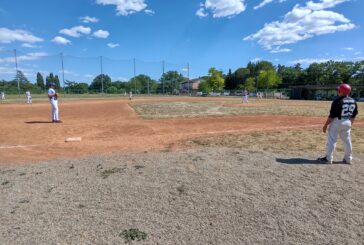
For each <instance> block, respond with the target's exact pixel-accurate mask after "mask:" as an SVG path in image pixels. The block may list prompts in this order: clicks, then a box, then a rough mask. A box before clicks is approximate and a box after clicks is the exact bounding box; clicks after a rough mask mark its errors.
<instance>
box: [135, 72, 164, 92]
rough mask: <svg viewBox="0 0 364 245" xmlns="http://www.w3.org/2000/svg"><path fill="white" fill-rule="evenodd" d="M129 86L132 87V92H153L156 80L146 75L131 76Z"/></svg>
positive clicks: (155, 87)
mask: <svg viewBox="0 0 364 245" xmlns="http://www.w3.org/2000/svg"><path fill="white" fill-rule="evenodd" d="M129 83H130V87H132V88H133V87H134V90H135V89H136V91H134V93H140V94H149V93H154V92H155V91H156V89H157V86H158V85H157V82H156V81H154V80H153V79H151V78H150V77H149V76H147V75H143V74H141V75H138V76H136V77H133V78H132V79H130V81H129Z"/></svg>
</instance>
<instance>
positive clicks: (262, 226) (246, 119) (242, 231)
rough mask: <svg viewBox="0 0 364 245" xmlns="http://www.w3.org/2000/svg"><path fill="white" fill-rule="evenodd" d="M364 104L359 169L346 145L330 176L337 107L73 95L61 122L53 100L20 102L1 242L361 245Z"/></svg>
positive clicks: (1, 203)
mask: <svg viewBox="0 0 364 245" xmlns="http://www.w3.org/2000/svg"><path fill="white" fill-rule="evenodd" d="M358 106H359V115H358V118H357V119H356V121H355V124H354V126H353V130H352V142H353V151H354V160H353V164H352V165H346V164H342V162H341V160H342V157H343V146H342V143H341V142H340V140H338V145H337V148H336V152H335V161H334V164H332V165H325V164H320V163H319V162H317V161H316V160H315V159H316V158H317V157H321V156H323V155H324V151H325V144H326V134H324V133H322V126H323V124H324V122H325V120H326V117H327V115H328V112H329V109H330V102H323V101H294V100H264V99H263V100H255V99H251V100H250V103H249V104H243V103H241V99H240V98H237V97H235V98H232V97H231V98H230V97H221V98H220V97H216V98H209V97H206V98H205V97H182V96H181V97H135V98H133V100H132V101H129V100H127V99H126V98H125V97H123V96H121V97H103V98H82V99H77V98H73V97H66V98H61V99H60V102H59V107H60V119H61V120H62V123H50V113H51V112H50V110H51V109H50V104H49V102H47V101H46V100H45V99H43V98H39V99H37V98H35V99H34V100H33V104H32V105H27V104H25V103H23V101H20V100H17V99H16V98H15V99H13V100H11V99H10V100H8V101H6V102H4V103H0V210H1V212H0V220H1V222H0V244H122V243H128V242H130V243H133V244H134V243H135V244H362V243H363V241H364V235H363V234H364V212H363V210H364V192H363V190H364V164H363V163H364V130H363V129H364V105H363V104H361V103H359V104H358ZM70 138H71V139H72V138H73V139H78V140H77V141H74V142H66V141H67V139H70ZM138 240H139V241H138Z"/></svg>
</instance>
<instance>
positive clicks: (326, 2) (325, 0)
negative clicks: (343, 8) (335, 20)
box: [307, 0, 350, 10]
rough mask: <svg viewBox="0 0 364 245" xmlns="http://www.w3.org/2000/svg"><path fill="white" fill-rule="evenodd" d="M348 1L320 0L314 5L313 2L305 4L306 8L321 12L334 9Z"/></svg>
mask: <svg viewBox="0 0 364 245" xmlns="http://www.w3.org/2000/svg"><path fill="white" fill-rule="evenodd" d="M347 1H350V0H321V1H320V2H318V3H314V2H313V1H309V2H307V7H308V8H309V9H312V10H323V9H327V8H332V7H335V6H336V5H338V4H340V3H343V2H347Z"/></svg>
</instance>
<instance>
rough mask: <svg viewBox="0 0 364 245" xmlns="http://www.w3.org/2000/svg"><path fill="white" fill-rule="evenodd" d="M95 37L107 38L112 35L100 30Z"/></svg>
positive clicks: (95, 33)
mask: <svg viewBox="0 0 364 245" xmlns="http://www.w3.org/2000/svg"><path fill="white" fill-rule="evenodd" d="M93 35H94V36H95V37H98V38H107V37H108V36H109V35H110V33H109V32H108V31H104V30H98V31H95V32H94V34H93Z"/></svg>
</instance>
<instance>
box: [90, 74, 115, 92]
mask: <svg viewBox="0 0 364 245" xmlns="http://www.w3.org/2000/svg"><path fill="white" fill-rule="evenodd" d="M109 87H111V78H110V77H109V76H108V75H105V74H100V75H98V76H96V77H95V78H94V80H93V81H92V83H91V84H90V86H89V90H90V91H92V92H94V93H102V92H105V91H107V89H108V88H109Z"/></svg>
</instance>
